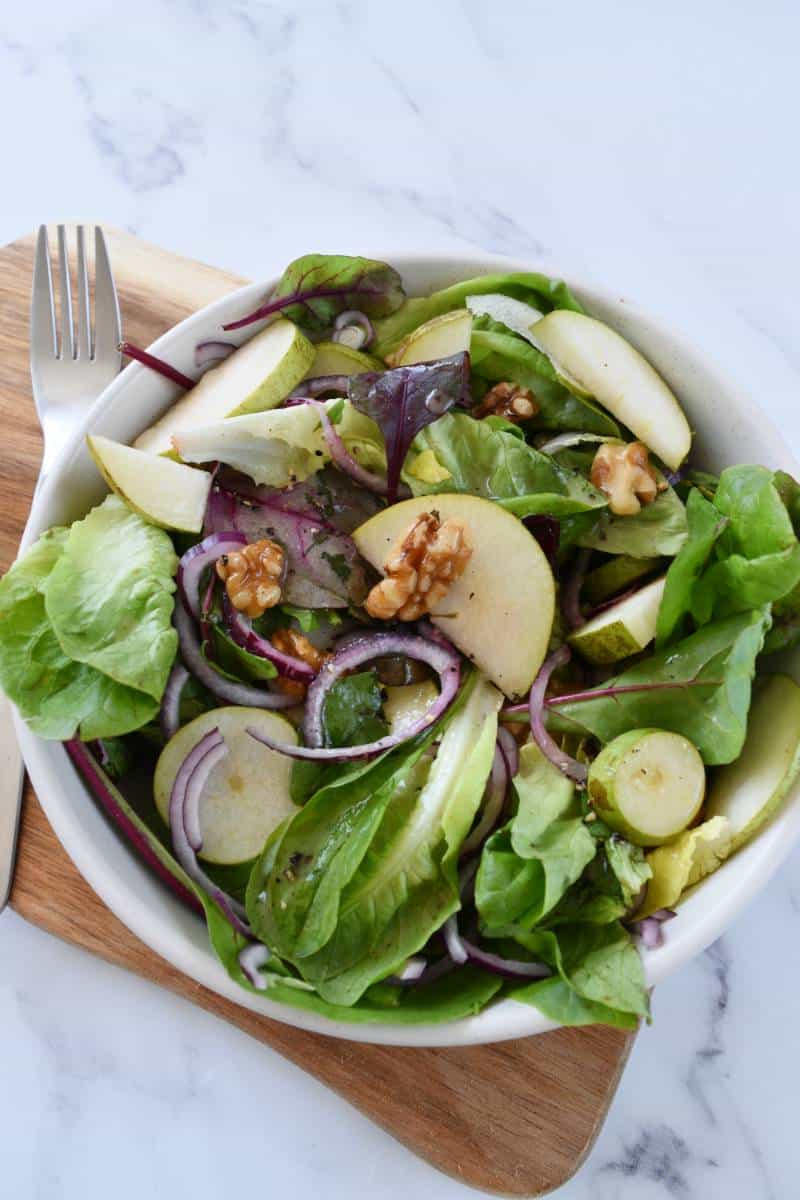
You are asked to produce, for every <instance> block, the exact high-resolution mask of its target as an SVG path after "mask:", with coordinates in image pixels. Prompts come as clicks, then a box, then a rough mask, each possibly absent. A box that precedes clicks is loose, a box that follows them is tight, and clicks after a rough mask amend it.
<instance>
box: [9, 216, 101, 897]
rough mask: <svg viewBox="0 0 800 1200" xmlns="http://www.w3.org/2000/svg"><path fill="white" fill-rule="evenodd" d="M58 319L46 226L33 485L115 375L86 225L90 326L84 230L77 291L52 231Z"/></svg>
mask: <svg viewBox="0 0 800 1200" xmlns="http://www.w3.org/2000/svg"><path fill="white" fill-rule="evenodd" d="M57 241H58V246H57V258H58V291H59V301H60V304H59V308H60V318H61V319H60V322H59V320H58V315H57V312H56V303H55V293H54V290H53V271H52V267H51V262H50V246H49V241H48V236H47V227H46V226H45V225H42V226H40V228H39V234H38V237H37V240H36V259H35V262H34V268H33V292H32V295H31V345H30V354H31V383H32V385H33V399H34V403H35V404H36V412H37V415H38V417H39V423H40V425H41V427H42V437H43V440H44V450H43V453H42V465H41V469H40V472H39V478H38V480H37V481H36V489H37V491H38V489H39V486H40V484H41V483H42V481H43V480H44V478H45V476H46V475H47V473H48V472H49V471H50V469H51V468H52V466H53V462H54V461H55V459H56V458H57V457H58V455H59V453H60V452H61V450H62V449H63V447H64V445H65V444H66V441H67V439H68V438H69V436H70V434H71V432H72V430H73V429H74V428H75V425H76V424H77V422H78V421H79V419H80V418H81V417H82V416H83V415H84V413H85V412H86V409H87V408H88V406H89V404H90V403H91V402H92V401H93V400H96V399H97V397H98V396H99V395H100V393H101V392H102V391H103V390H104V388H105V387H107V385H108V384H109V383H110V382H111V380H112V379H113V378H114V376H115V375H116V374H117V373H118V372H119V369H120V366H121V363H122V357H121V355H120V352H119V343H120V337H121V331H120V315H119V302H118V300H117V289H116V287H115V286H114V276H113V275H112V273H111V264H110V262H109V259H108V250H107V248H106V242H105V238H104V236H103V231H102V229H101V228H100V226H99V225H96V226H95V227H94V328H92V311H91V308H92V306H91V289H90V286H89V261H88V255H87V245H86V230H85V228H84V226H83V225H78V227H77V230H76V248H77V257H76V277H77V289H76V295H75V296H74V297H73V289H72V285H71V281H70V271H69V252H68V247H67V230H66V227H65V226H64V225H59V226H58V230H57ZM0 699H1V700H2V705H3V709H2V711H0V912H2V910H3V909H4V908H5V906H6V903H7V901H8V896H9V893H10V891H11V880H12V877H13V870H14V857H15V852H16V841H17V828H18V825H19V811H20V801H21V798H22V781H23V776H24V766H23V763H22V756H21V754H20V751H19V746H18V744H17V739H16V737H15V735H14V728H13V725H12V723H11V710H10V707H9V705H8V701H7V700H5V698H4V697H0Z"/></svg>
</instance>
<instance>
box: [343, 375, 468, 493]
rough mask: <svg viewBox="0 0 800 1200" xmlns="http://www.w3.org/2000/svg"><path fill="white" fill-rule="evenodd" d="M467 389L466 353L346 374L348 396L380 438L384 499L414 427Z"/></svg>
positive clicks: (445, 408)
mask: <svg viewBox="0 0 800 1200" xmlns="http://www.w3.org/2000/svg"><path fill="white" fill-rule="evenodd" d="M468 389H469V354H467V353H466V352H463V353H461V354H453V355H451V356H450V358H442V359H439V360H438V361H437V362H429V363H416V364H415V365H414V366H410V367H395V368H394V369H393V370H391V371H368V372H366V373H365V374H363V375H353V376H352V377H351V379H350V380H349V385H348V393H347V394H348V399H349V400H350V403H351V404H353V405H354V407H355V408H357V409H358V410H359V412H362V413H364V414H365V415H366V416H368V417H371V418H372V420H373V421H374V422H375V423H376V425H377V426H378V428H379V429H380V431H381V433H382V434H383V438H384V441H385V443H386V483H387V487H388V495H387V498H388V501H389V503H390V504H393V503H394V501H395V500H396V499H397V488H398V485H399V482H400V472H401V470H402V467H403V462H404V460H405V457H406V454H407V453H408V448H409V446H410V445H411V443H412V442H413V440H414V438H415V437H416V435H417V434H418V433H419V431H420V429H424V428H425V426H426V425H430V423H431V422H432V421H435V420H437V418H438V417H441V416H442V414H443V413H445V412H447V411H448V409H450V408H452V407H453V405H454V404H457V403H459V402H460V401H461V400H463V398H464V396H465V395H467V394H468Z"/></svg>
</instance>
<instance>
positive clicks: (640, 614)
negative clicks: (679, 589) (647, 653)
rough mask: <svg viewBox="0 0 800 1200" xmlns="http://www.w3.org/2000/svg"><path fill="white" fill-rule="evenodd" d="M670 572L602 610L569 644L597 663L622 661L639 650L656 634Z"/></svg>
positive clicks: (583, 626) (573, 636)
mask: <svg viewBox="0 0 800 1200" xmlns="http://www.w3.org/2000/svg"><path fill="white" fill-rule="evenodd" d="M665 583H666V576H663V577H662V578H661V579H654V580H653V582H652V583H648V584H645V586H644V587H643V588H640V589H639V591H638V592H634V594H633V595H632V596H626V597H625V599H624V600H618V601H617V603H616V604H612V605H611V606H610V608H607V609H606V610H605V611H604V612H601V613H598V615H597V616H596V617H593V618H592V620H591V621H587V622H586V624H585V625H582V626H581V628H580V629H577V630H576V631H575V633H573V634H571V635H570V637H569V644H570V645H571V646H572V647H573V649H575V650H577V651H578V653H579V654H581V655H582V656H583V657H584V658H586V659H588V660H589V662H593V663H612V662H618V661H619V660H620V659H621V658H628V656H629V655H631V654H638V652H639V651H640V650H644V648H645V646H649V644H650V642H652V640H653V638H654V637H655V636H656V621H657V619H658V608H659V605H660V604H661V597H662V596H663V594H664V584H665Z"/></svg>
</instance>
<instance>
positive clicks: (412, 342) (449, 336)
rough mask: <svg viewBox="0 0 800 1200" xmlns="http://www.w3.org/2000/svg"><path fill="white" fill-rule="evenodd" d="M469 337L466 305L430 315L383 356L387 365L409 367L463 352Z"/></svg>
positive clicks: (468, 312) (468, 315)
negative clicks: (433, 315)
mask: <svg viewBox="0 0 800 1200" xmlns="http://www.w3.org/2000/svg"><path fill="white" fill-rule="evenodd" d="M471 339H472V313H471V312H470V311H469V309H466V308H456V309H454V310H453V312H449V313H443V314H442V315H441V316H440V317H433V318H432V319H431V320H430V321H426V322H425V324H424V325H419V326H418V327H417V328H416V329H413V330H412V331H411V333H410V334H409V335H408V337H406V338H404V339H403V341H402V342H401V343H400V345H399V346H398V347H397V349H396V350H394V351H392V353H391V354H389V355H387V356H386V362H387V364H388V365H389V366H390V367H409V366H411V365H412V364H413V363H421V362H434V361H435V360H436V359H439V358H449V357H450V355H451V354H463V352H464V351H465V350H469V344H470V341H471Z"/></svg>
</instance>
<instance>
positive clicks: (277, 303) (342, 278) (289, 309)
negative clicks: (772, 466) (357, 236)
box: [223, 254, 405, 333]
mask: <svg viewBox="0 0 800 1200" xmlns="http://www.w3.org/2000/svg"><path fill="white" fill-rule="evenodd" d="M404 300H405V292H404V291H403V282H402V280H401V278H400V276H399V275H398V274H397V271H395V269H394V267H390V266H389V265H388V264H387V263H382V262H377V261H376V260H375V259H372V258H352V257H350V256H349V255H346V254H304V255H303V257H302V258H296V259H295V260H294V262H291V263H289V266H288V267H287V268H286V270H285V271H284V273H283V275H282V276H281V278H280V280H279V281H278V285H277V287H276V288H275V290H274V291H273V292H272V295H271V296H270V297H269V298H268V299H267V300H265V302H264V303H263V304H261V305H259V307H258V308H257V309H255V311H254V312H251V313H248V315H247V316H246V317H241V318H240V319H239V320H238V321H231V322H230V324H228V325H223V329H241V328H242V326H244V325H251V324H252V323H253V322H254V321H261V320H263V319H264V317H269V316H271V315H272V314H273V313H278V312H279V313H282V315H283V316H285V317H288V318H289V320H290V321H294V323H295V324H296V325H299V326H300V327H301V328H302V329H306V330H308V332H309V333H322V332H323V331H324V330H325V329H328V328H330V326H331V325H332V324H333V322H334V320H335V319H336V317H338V315H339V313H342V312H345V311H346V310H347V309H351V308H355V309H359V310H360V311H361V312H363V313H366V314H367V316H368V317H388V316H389V314H390V313H393V312H394V311H395V309H397V308H399V307H400V305H401V304H402V303H403V301H404Z"/></svg>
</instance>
